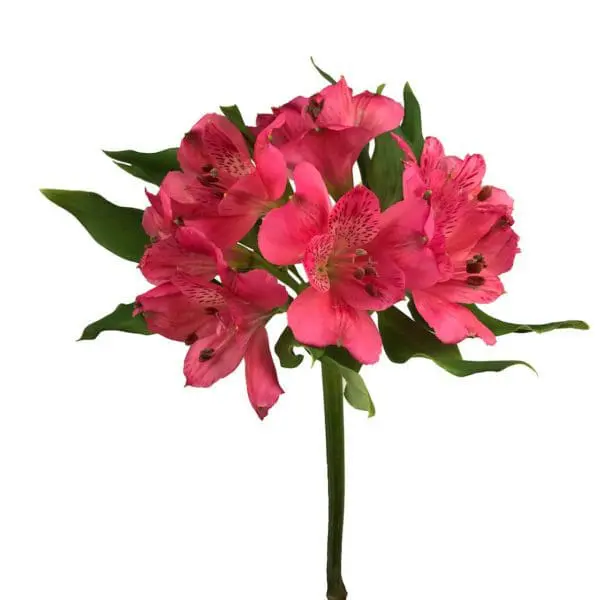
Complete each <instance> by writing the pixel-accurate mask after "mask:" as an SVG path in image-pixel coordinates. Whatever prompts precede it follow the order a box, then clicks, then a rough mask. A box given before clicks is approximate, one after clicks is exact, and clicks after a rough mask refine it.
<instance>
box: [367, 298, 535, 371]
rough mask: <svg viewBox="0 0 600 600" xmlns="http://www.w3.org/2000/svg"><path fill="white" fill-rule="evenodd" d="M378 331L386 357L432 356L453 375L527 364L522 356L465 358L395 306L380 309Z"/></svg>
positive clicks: (397, 359)
mask: <svg viewBox="0 0 600 600" xmlns="http://www.w3.org/2000/svg"><path fill="white" fill-rule="evenodd" d="M378 322H379V331H380V333H381V339H382V340H383V348H384V350H385V353H386V354H387V357H388V358H389V359H390V360H391V361H392V362H395V363H405V362H406V361H408V360H410V359H411V358H414V357H423V358H429V359H430V360H432V361H434V362H435V363H436V364H437V365H438V366H440V367H442V368H443V369H445V370H446V371H448V372H449V373H452V375H456V376H457V377H466V376H467V375H473V374H475V373H484V372H487V371H503V370H504V369H506V368H507V367H510V366H513V365H524V366H526V367H528V368H530V369H531V370H532V371H533V372H534V373H535V369H534V368H533V367H532V366H531V365H529V364H527V363H526V362H523V361H520V360H491V361H474V360H463V358H462V356H461V354H460V350H459V349H458V346H457V345H456V344H444V343H442V342H440V340H438V339H437V337H436V336H435V335H434V334H433V333H432V332H431V331H428V330H427V329H425V328H424V327H423V326H421V325H420V324H419V323H416V322H415V321H413V320H412V319H411V318H410V317H408V316H407V315H405V314H404V313H403V312H402V311H400V310H398V309H397V308H396V307H394V306H392V307H391V308H388V309H387V310H384V311H382V312H380V313H378Z"/></svg>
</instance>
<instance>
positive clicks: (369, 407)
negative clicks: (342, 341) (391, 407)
mask: <svg viewBox="0 0 600 600" xmlns="http://www.w3.org/2000/svg"><path fill="white" fill-rule="evenodd" d="M321 362H324V363H326V364H328V365H332V366H334V367H336V368H337V369H338V371H339V372H340V374H341V376H342V377H343V378H344V381H345V382H346V387H345V389H344V397H345V398H346V400H347V401H348V403H349V404H350V406H352V407H354V408H356V409H357V410H364V411H366V412H367V413H368V415H369V417H372V416H374V415H375V405H374V404H373V400H372V398H371V394H369V390H368V389H367V386H366V385H365V382H364V380H363V378H362V377H361V376H360V375H359V374H358V373H357V372H356V371H354V370H353V369H351V368H349V367H346V366H345V365H343V364H341V363H339V362H337V361H336V360H334V359H333V358H330V357H329V356H327V355H325V356H323V357H322V358H321Z"/></svg>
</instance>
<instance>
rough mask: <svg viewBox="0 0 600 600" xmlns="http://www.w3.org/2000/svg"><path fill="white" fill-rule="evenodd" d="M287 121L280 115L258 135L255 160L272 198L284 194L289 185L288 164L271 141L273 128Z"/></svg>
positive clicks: (268, 193)
mask: <svg viewBox="0 0 600 600" xmlns="http://www.w3.org/2000/svg"><path fill="white" fill-rule="evenodd" d="M283 123H285V116H284V115H279V116H278V117H277V118H276V119H275V120H274V121H273V122H272V123H270V125H269V126H268V127H266V128H265V129H264V130H263V131H262V132H261V133H260V134H259V136H258V139H257V140H256V144H255V146H254V162H255V163H256V167H257V169H258V173H259V175H260V178H261V179H262V182H263V184H264V186H265V189H266V190H267V195H268V197H269V198H270V199H271V200H277V199H279V198H281V196H282V195H283V193H284V191H285V188H286V185H287V165H286V162H285V158H284V156H283V154H282V153H281V151H280V150H278V149H277V148H275V146H274V145H273V144H272V143H271V137H272V134H273V130H274V129H276V128H279V127H281V126H282V125H283Z"/></svg>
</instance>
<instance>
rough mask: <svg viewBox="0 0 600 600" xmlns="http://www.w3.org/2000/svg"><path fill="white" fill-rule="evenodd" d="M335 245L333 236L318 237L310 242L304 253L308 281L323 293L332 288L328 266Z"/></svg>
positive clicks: (326, 234)
mask: <svg viewBox="0 0 600 600" xmlns="http://www.w3.org/2000/svg"><path fill="white" fill-rule="evenodd" d="M334 244H335V239H334V237H333V236H332V235H330V234H328V233H325V234H323V235H317V236H315V237H314V238H313V239H312V240H311V241H310V242H309V244H308V246H307V247H306V252H305V253H304V269H305V270H306V275H307V276H308V281H309V282H310V284H311V285H312V286H313V287H314V288H316V289H317V290H319V291H321V292H326V291H327V290H328V289H329V286H330V281H329V274H328V269H327V265H328V262H329V258H330V257H331V253H332V252H333V248H334Z"/></svg>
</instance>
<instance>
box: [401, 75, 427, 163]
mask: <svg viewBox="0 0 600 600" xmlns="http://www.w3.org/2000/svg"><path fill="white" fill-rule="evenodd" d="M400 129H401V132H400V135H402V137H403V138H404V139H405V140H406V141H407V142H408V143H409V144H410V147H411V148H412V149H413V152H414V153H415V156H416V157H417V160H418V159H420V158H421V152H423V144H424V142H425V140H424V139H423V129H422V125H421V107H420V106H419V102H418V100H417V98H416V97H415V95H414V93H413V91H412V89H411V87H410V85H409V84H408V82H407V83H406V85H405V86H404V119H403V120H402V125H401V126H400Z"/></svg>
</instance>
